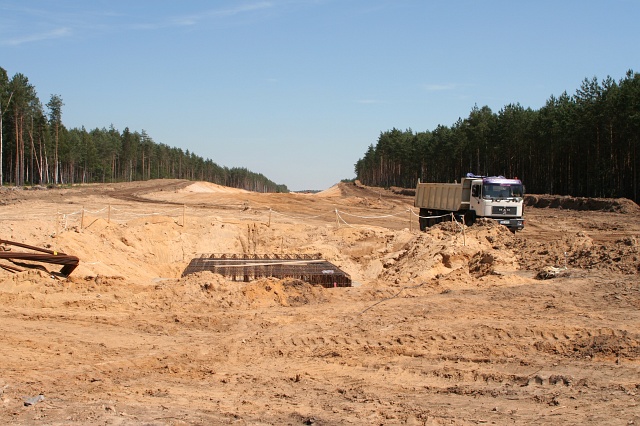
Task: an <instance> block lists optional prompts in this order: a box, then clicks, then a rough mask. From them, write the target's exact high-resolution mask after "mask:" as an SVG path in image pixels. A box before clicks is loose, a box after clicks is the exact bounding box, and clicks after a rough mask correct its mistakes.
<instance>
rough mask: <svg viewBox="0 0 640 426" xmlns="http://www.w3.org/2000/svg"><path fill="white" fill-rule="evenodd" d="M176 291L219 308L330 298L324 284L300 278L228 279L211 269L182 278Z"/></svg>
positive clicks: (176, 293) (261, 306) (266, 305)
mask: <svg viewBox="0 0 640 426" xmlns="http://www.w3.org/2000/svg"><path fill="white" fill-rule="evenodd" d="M169 285H174V284H171V283H169ZM173 293H174V295H175V296H179V297H180V298H188V299H200V301H203V302H204V303H206V304H208V305H213V306H215V307H218V308H236V309H237V308H266V307H276V306H292V307H293V306H302V305H308V304H317V303H322V302H324V301H326V300H327V296H326V291H325V289H324V288H323V287H319V286H313V285H311V284H309V283H306V282H303V281H300V280H295V279H284V280H281V279H276V278H263V279H259V280H256V281H252V282H249V283H245V282H237V281H230V280H227V279H225V278H224V277H223V276H221V275H219V274H215V273H212V272H210V271H203V272H197V273H194V274H189V275H187V276H186V277H183V278H181V279H180V280H178V281H177V282H176V283H175V287H174V288H173Z"/></svg>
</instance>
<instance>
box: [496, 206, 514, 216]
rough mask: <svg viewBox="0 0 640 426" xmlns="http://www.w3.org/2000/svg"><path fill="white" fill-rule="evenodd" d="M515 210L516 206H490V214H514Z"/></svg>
mask: <svg viewBox="0 0 640 426" xmlns="http://www.w3.org/2000/svg"><path fill="white" fill-rule="evenodd" d="M517 212H518V208H517V207H498V206H493V207H491V214H492V215H500V216H507V215H511V216H515V215H516V213H517Z"/></svg>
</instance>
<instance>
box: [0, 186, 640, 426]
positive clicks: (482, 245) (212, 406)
mask: <svg viewBox="0 0 640 426" xmlns="http://www.w3.org/2000/svg"><path fill="white" fill-rule="evenodd" d="M0 196H1V198H0V238H1V239H5V240H11V241H16V242H21V243H25V244H29V245H33V246H37V247H42V248H49V249H51V250H57V251H61V252H65V253H68V254H72V255H75V256H78V257H79V258H80V265H79V267H78V268H77V269H76V270H75V271H74V272H73V273H72V274H71V275H70V276H69V277H68V278H66V279H65V278H62V277H59V276H56V274H55V271H57V270H58V268H57V267H56V266H55V265H48V264H47V265H44V266H45V268H46V270H38V269H33V268H30V267H26V266H25V265H22V268H23V269H24V271H23V272H18V273H10V272H9V271H5V270H2V269H0V336H1V342H2V343H1V349H0V365H1V366H2V367H1V368H0V423H2V424H25V425H26V424H46V425H69V424H105V425H129V424H135V425H137V424H148V425H186V424H251V425H263V424H264V425H271V424H278V425H280V424H291V425H296V424H315V425H334V424H358V425H359V424H380V425H387V424H389V425H395V424H407V425H423V424H426V425H444V424H446V425H452V424H453V425H475V424H593V425H601V424H614V425H631V424H640V405H639V403H640V396H639V395H640V279H639V274H640V245H639V240H640V211H639V210H638V209H637V206H636V205H635V204H633V203H631V205H629V204H628V203H627V204H626V206H627V208H626V209H623V210H620V209H617V210H615V211H589V210H576V209H567V208H562V205H558V206H556V207H558V208H549V207H546V208H534V207H528V208H527V209H526V212H525V217H526V220H527V222H526V228H525V230H524V231H522V232H519V233H517V234H515V235H514V234H512V233H511V232H509V231H508V230H506V228H503V227H501V226H498V225H496V224H494V223H493V222H490V221H480V222H478V223H476V224H475V225H473V226H471V227H467V228H464V233H463V232H462V229H461V228H460V227H459V226H456V225H455V224H452V223H442V224H439V225H437V226H435V227H433V228H431V229H429V230H428V231H427V232H420V231H418V230H417V220H416V218H415V217H414V216H412V215H411V213H410V210H409V209H410V208H411V207H412V198H411V197H409V196H402V195H397V194H394V193H392V192H390V191H387V190H383V189H379V188H367V187H363V186H361V185H350V184H344V183H341V184H339V185H336V186H334V187H332V188H330V189H328V190H326V191H323V192H321V193H318V194H256V193H250V192H246V191H240V190H236V189H232V188H224V187H219V186H216V185H212V184H209V183H204V182H196V183H194V182H187V181H181V180H159V181H149V182H134V183H128V184H112V185H84V186H77V187H71V188H67V189H41V190H35V189H34V190H28V191H27V190H12V189H10V188H4V189H2V190H0ZM542 198H544V197H543V196H540V197H538V199H537V202H539V201H540V199H542ZM541 205H544V206H550V205H552V203H542V204H541ZM629 206H630V207H629ZM13 250H15V248H14V249H13ZM205 253H207V254H208V253H237V254H266V253H281V254H320V255H321V256H322V257H323V258H324V259H327V260H328V261H330V262H332V263H334V264H335V265H336V266H338V267H340V268H341V269H342V270H344V271H346V272H347V273H349V274H350V276H351V278H352V279H353V281H354V286H353V287H351V288H329V289H327V288H322V287H315V286H311V285H309V284H307V283H304V282H301V281H297V280H291V279H289V280H280V279H274V278H264V279H260V280H257V281H255V282H249V283H239V282H232V281H229V280H227V279H225V278H224V277H222V276H220V275H216V274H213V273H210V272H202V273H198V274H194V275H189V276H186V277H184V278H181V273H182V271H183V270H184V268H185V267H186V266H187V264H188V263H189V261H190V260H191V258H193V257H196V256H198V255H200V254H205ZM0 262H5V263H6V261H0ZM7 264H8V263H7ZM13 266H20V265H13ZM540 278H547V279H540ZM40 395H42V397H40ZM30 398H31V399H30ZM33 398H35V399H33ZM25 401H26V402H25Z"/></svg>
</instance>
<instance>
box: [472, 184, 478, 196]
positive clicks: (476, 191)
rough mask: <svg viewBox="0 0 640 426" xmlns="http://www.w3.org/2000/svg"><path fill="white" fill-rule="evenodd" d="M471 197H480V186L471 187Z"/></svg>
mask: <svg viewBox="0 0 640 426" xmlns="http://www.w3.org/2000/svg"><path fill="white" fill-rule="evenodd" d="M471 195H472V196H474V197H479V196H480V187H479V186H478V185H473V186H472V187H471Z"/></svg>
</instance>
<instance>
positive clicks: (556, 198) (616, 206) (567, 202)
mask: <svg viewBox="0 0 640 426" xmlns="http://www.w3.org/2000/svg"><path fill="white" fill-rule="evenodd" d="M524 204H525V206H529V207H535V208H539V209H543V208H552V209H565V210H578V211H585V210H591V211H603V212H615V213H623V214H636V215H637V214H640V206H638V205H637V204H636V203H634V202H633V201H632V200H629V199H628V198H585V197H570V196H563V195H534V194H529V195H526V196H525V197H524Z"/></svg>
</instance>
